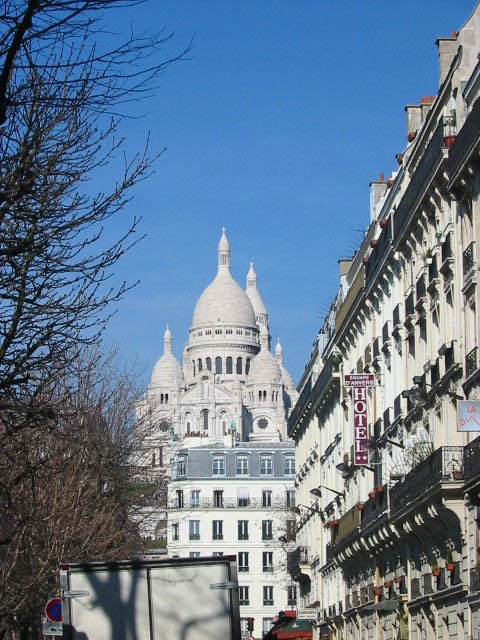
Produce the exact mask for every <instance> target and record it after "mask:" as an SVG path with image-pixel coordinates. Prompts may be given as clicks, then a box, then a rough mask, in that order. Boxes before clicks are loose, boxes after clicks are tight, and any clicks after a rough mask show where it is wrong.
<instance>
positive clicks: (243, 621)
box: [240, 618, 249, 638]
mask: <svg viewBox="0 0 480 640" xmlns="http://www.w3.org/2000/svg"><path fill="white" fill-rule="evenodd" d="M240 633H241V634H242V638H244V637H245V636H248V635H249V631H248V618H240Z"/></svg>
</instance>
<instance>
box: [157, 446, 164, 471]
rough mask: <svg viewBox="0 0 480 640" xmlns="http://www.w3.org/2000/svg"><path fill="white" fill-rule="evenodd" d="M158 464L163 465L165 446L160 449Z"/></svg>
mask: <svg viewBox="0 0 480 640" xmlns="http://www.w3.org/2000/svg"><path fill="white" fill-rule="evenodd" d="M158 466H159V467H163V447H159V449H158Z"/></svg>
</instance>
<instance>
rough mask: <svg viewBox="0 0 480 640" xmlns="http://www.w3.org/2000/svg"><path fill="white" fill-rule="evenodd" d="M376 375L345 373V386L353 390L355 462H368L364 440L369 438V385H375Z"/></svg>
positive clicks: (359, 463) (361, 463)
mask: <svg viewBox="0 0 480 640" xmlns="http://www.w3.org/2000/svg"><path fill="white" fill-rule="evenodd" d="M374 383H375V376H374V375H373V374H371V373H353V374H350V375H349V374H347V375H345V386H346V387H350V388H351V389H352V392H353V429H354V442H355V447H354V460H353V462H354V464H358V465H363V464H368V451H367V450H366V449H365V446H364V442H365V440H366V439H367V438H368V426H367V387H373V385H374Z"/></svg>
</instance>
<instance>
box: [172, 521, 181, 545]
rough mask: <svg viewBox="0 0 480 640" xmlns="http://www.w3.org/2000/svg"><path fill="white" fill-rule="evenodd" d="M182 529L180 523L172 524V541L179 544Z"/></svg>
mask: <svg viewBox="0 0 480 640" xmlns="http://www.w3.org/2000/svg"><path fill="white" fill-rule="evenodd" d="M179 529H180V527H179V524H178V522H172V540H173V541H174V542H178V540H179V533H180V531H179Z"/></svg>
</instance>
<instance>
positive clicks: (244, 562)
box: [238, 551, 249, 573]
mask: <svg viewBox="0 0 480 640" xmlns="http://www.w3.org/2000/svg"><path fill="white" fill-rule="evenodd" d="M238 570H239V571H242V572H244V573H246V572H247V571H249V566H248V552H246V551H240V552H239V554H238Z"/></svg>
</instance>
